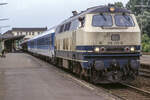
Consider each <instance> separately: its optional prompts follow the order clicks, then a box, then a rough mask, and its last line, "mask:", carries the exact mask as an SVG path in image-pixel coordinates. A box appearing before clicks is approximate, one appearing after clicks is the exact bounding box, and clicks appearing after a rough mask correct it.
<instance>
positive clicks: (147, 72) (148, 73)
mask: <svg viewBox="0 0 150 100" xmlns="http://www.w3.org/2000/svg"><path fill="white" fill-rule="evenodd" d="M139 75H140V76H143V77H147V78H150V70H148V69H139Z"/></svg>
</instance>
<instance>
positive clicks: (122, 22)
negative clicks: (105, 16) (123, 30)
mask: <svg viewBox="0 0 150 100" xmlns="http://www.w3.org/2000/svg"><path fill="white" fill-rule="evenodd" d="M114 18H115V23H116V26H122V27H133V26H134V22H133V19H132V17H131V16H129V15H115V16H114Z"/></svg>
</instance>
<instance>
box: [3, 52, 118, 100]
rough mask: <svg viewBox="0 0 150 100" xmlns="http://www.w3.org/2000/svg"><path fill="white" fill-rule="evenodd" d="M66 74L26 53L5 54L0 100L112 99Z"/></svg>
mask: <svg viewBox="0 0 150 100" xmlns="http://www.w3.org/2000/svg"><path fill="white" fill-rule="evenodd" d="M66 74H67V73H65V72H64V71H61V69H59V68H56V67H54V66H53V65H50V64H48V63H46V62H44V61H41V60H39V59H37V58H35V57H33V56H30V55H28V54H24V53H9V54H7V55H6V58H0V100H116V98H114V97H113V96H112V95H110V94H107V93H105V92H100V93H99V94H97V93H96V92H94V89H93V90H92V89H91V90H90V89H88V88H87V87H84V86H82V85H80V84H79V83H77V82H76V81H75V80H73V79H71V78H68V77H67V75H66ZM117 100H118V99H117Z"/></svg>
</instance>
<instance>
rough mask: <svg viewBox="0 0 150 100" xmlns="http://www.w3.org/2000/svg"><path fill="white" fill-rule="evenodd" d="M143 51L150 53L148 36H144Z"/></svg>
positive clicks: (149, 38)
mask: <svg viewBox="0 0 150 100" xmlns="http://www.w3.org/2000/svg"><path fill="white" fill-rule="evenodd" d="M142 51H143V52H150V37H149V36H148V35H147V34H143V35H142Z"/></svg>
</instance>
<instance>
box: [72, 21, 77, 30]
mask: <svg viewBox="0 0 150 100" xmlns="http://www.w3.org/2000/svg"><path fill="white" fill-rule="evenodd" d="M78 27H79V21H78V20H74V21H72V23H71V27H70V30H76V29H77V28H78Z"/></svg>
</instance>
